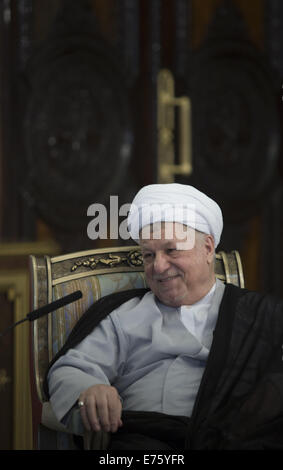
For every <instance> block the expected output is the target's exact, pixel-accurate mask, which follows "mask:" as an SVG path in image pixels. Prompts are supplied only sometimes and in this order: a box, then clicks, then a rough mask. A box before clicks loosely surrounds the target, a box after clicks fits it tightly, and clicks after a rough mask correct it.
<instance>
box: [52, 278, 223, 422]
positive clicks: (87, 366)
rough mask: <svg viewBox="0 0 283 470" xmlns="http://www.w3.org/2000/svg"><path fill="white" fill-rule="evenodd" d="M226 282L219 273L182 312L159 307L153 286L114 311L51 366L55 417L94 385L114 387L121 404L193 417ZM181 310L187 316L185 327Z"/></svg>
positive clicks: (65, 411) (135, 408)
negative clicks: (211, 286) (204, 294)
mask: <svg viewBox="0 0 283 470" xmlns="http://www.w3.org/2000/svg"><path fill="white" fill-rule="evenodd" d="M224 289H225V286H224V284H223V283H222V282H220V281H219V280H217V281H216V288H215V291H214V292H213V295H211V296H210V297H211V298H209V297H208V298H206V301H204V302H198V303H197V304H196V307H198V308H196V309H195V311H194V306H192V307H190V308H189V309H187V312H186V311H185V310H186V308H183V307H181V308H180V309H176V308H172V307H167V306H164V305H162V304H161V303H160V302H158V301H157V300H156V298H155V296H154V294H153V293H152V292H148V293H147V294H145V296H144V297H143V298H142V299H139V298H134V299H131V300H129V301H128V302H126V303H124V304H123V305H121V306H120V307H119V308H118V309H116V310H114V311H113V312H112V313H111V314H110V315H109V316H108V317H107V318H105V319H104V320H103V321H102V322H101V323H100V324H99V325H98V326H97V327H96V328H95V330H94V331H93V332H92V333H91V334H90V335H88V336H87V337H86V338H85V339H84V340H83V341H82V342H81V343H80V344H79V345H78V346H76V347H75V348H74V349H70V350H69V351H68V352H67V353H66V354H65V355H64V356H62V357H60V358H59V360H58V361H56V363H55V364H54V365H53V366H52V368H51V369H50V371H49V375H48V381H49V391H50V401H51V405H52V408H53V410H54V412H55V415H56V417H57V419H58V420H62V418H63V417H64V416H65V415H66V413H67V412H68V411H69V410H70V409H71V408H72V406H73V405H74V404H75V402H76V400H77V399H78V397H79V395H80V393H81V392H82V391H84V390H86V389H87V388H88V387H90V386H92V385H95V384H111V385H113V386H115V387H116V388H117V390H118V392H119V395H120V396H121V397H122V399H123V408H124V409H126V410H136V411H157V412H162V413H167V414H172V415H182V416H190V415H191V412H192V408H193V405H194V402H195V398H196V394H197V392H198V388H199V385H200V381H201V378H202V374H203V372H204V369H205V365H206V361H207V357H208V354H209V350H210V346H211V343H212V337H213V330H214V328H215V324H216V321H217V317H218V311H219V306H220V303H221V300H222V296H223V293H224ZM201 305H202V306H201ZM184 314H185V315H190V320H189V321H188V322H186V323H187V328H186V327H185V326H184V323H183V322H182V320H181V318H183V315H184ZM200 320H202V321H200ZM183 321H184V320H183ZM193 325H194V327H193ZM199 325H201V327H199ZM188 328H189V329H190V331H189V330H188Z"/></svg>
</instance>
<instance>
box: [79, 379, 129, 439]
mask: <svg viewBox="0 0 283 470" xmlns="http://www.w3.org/2000/svg"><path fill="white" fill-rule="evenodd" d="M79 400H80V401H82V402H83V403H84V406H82V407H81V408H80V413H81V418H82V421H83V424H84V427H85V428H86V429H87V430H88V431H91V430H92V431H100V430H102V431H107V432H109V431H110V432H116V431H117V430H118V428H119V427H120V426H122V424H123V423H122V420H121V413H122V404H121V400H120V397H119V394H118V392H117V390H116V388H115V387H112V386H111V385H102V384H101V385H100V384H99V385H93V386H92V387H89V388H88V389H87V390H85V391H83V392H82V393H81V394H80V396H79Z"/></svg>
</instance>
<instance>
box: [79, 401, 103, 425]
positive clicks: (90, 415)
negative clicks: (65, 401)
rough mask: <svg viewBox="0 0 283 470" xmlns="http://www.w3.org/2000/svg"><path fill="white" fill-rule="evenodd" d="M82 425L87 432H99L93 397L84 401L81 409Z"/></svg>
mask: <svg viewBox="0 0 283 470" xmlns="http://www.w3.org/2000/svg"><path fill="white" fill-rule="evenodd" d="M81 414H82V419H83V423H84V424H85V425H86V429H87V430H88V431H91V430H93V431H96V432H97V431H100V430H101V427H100V423H99V417H98V415H97V410H96V401H95V399H94V398H93V397H89V398H88V399H87V401H85V405H84V406H83V407H82V408H81Z"/></svg>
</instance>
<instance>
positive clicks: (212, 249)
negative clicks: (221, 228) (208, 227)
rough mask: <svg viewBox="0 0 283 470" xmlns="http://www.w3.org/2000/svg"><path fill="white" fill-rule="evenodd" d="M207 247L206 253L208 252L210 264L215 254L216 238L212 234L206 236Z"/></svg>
mask: <svg viewBox="0 0 283 470" xmlns="http://www.w3.org/2000/svg"><path fill="white" fill-rule="evenodd" d="M205 248H206V254H207V262H208V263H209V264H210V263H212V262H213V260H214V254H215V244H214V238H213V236H212V235H206V236H205Z"/></svg>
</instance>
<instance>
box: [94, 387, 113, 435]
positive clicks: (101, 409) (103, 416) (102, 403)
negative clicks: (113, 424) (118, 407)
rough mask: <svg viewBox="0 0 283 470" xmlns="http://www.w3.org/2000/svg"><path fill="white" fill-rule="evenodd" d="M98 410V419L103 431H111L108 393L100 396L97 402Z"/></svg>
mask: <svg viewBox="0 0 283 470" xmlns="http://www.w3.org/2000/svg"><path fill="white" fill-rule="evenodd" d="M96 410H97V415H98V419H99V422H100V425H101V428H102V429H103V431H106V432H109V431H110V420H109V409H108V399H107V396H106V395H103V396H100V397H98V399H97V402H96Z"/></svg>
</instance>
